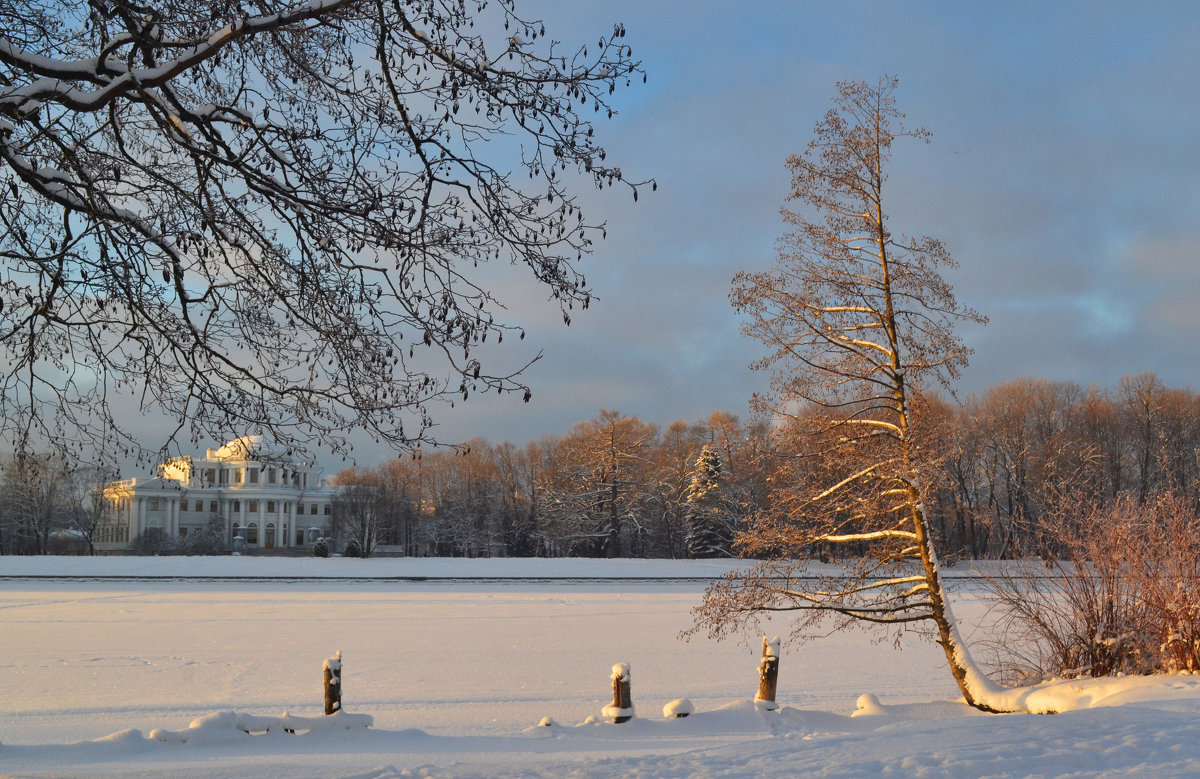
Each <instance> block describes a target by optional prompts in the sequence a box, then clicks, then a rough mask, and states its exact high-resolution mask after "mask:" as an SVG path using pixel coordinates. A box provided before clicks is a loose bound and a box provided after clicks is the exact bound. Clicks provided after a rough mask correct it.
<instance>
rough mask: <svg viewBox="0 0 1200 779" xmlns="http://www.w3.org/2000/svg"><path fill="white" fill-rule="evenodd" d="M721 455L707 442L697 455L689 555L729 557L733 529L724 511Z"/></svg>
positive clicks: (690, 489)
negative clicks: (731, 529)
mask: <svg viewBox="0 0 1200 779" xmlns="http://www.w3.org/2000/svg"><path fill="white" fill-rule="evenodd" d="M723 476H724V473H723V469H722V467H721V456H720V455H719V454H717V452H716V450H714V449H712V448H711V447H709V446H707V445H705V447H704V448H703V449H702V450H701V451H700V454H699V456H697V457H696V465H695V468H694V470H693V472H692V481H691V483H690V484H689V485H688V491H687V513H686V518H687V524H688V532H687V553H688V557H690V558H693V559H696V558H705V557H728V556H729V555H730V542H731V540H732V535H733V534H732V532H731V531H730V528H729V524H728V522H727V521H726V512H725V511H723V510H722V504H723V502H724V501H723V500H722V485H721V481H722V477H723Z"/></svg>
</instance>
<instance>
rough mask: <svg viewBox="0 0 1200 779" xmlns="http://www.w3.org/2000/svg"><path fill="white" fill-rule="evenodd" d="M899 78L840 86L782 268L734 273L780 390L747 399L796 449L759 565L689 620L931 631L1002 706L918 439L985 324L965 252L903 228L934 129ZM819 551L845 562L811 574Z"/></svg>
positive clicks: (749, 326) (968, 689) (958, 668)
mask: <svg viewBox="0 0 1200 779" xmlns="http://www.w3.org/2000/svg"><path fill="white" fill-rule="evenodd" d="M896 87H897V80H896V79H895V78H894V77H888V76H885V77H883V78H881V79H880V80H879V81H878V82H877V83H874V84H869V83H864V82H861V81H849V82H843V83H840V84H838V95H837V97H836V98H835V99H834V107H833V108H832V109H831V110H830V111H829V112H828V113H827V114H826V115H825V118H824V119H823V120H822V121H821V122H819V123H818V124H817V126H816V130H815V137H814V138H813V140H812V142H811V143H810V144H809V145H808V149H807V151H806V152H805V153H804V154H802V155H797V156H793V157H791V158H790V159H789V160H788V168H789V169H790V171H791V174H792V192H791V195H790V196H789V201H791V202H793V203H796V204H797V205H798V208H797V209H795V210H791V209H784V211H783V215H784V219H785V220H786V222H787V224H788V225H790V226H791V228H792V230H791V232H789V233H788V234H787V235H786V236H785V237H784V238H783V239H782V240H781V242H780V250H779V260H778V263H777V265H776V266H775V267H774V268H773V269H771V270H768V271H763V272H755V273H750V272H743V273H740V274H738V275H737V276H736V277H735V279H734V285H733V291H732V293H731V298H732V301H733V304H734V306H735V307H736V308H737V310H738V311H739V312H740V313H741V314H742V315H743V318H744V324H743V331H744V332H745V333H746V334H747V335H749V336H751V337H753V338H755V339H757V340H759V341H761V342H762V343H763V344H764V345H766V347H767V348H768V350H769V351H768V354H767V355H766V356H765V357H763V358H762V359H761V360H759V361H758V362H756V363H755V364H754V366H753V367H755V368H756V369H760V370H765V371H770V373H771V390H770V392H769V393H767V394H764V395H760V396H756V397H755V398H754V400H753V404H754V405H755V407H756V410H757V411H758V412H760V413H763V414H767V415H769V416H771V417H772V418H773V419H774V420H776V422H777V424H778V425H779V430H780V433H781V436H782V438H783V440H784V441H787V442H789V443H790V446H791V449H792V451H791V453H790V457H789V459H788V461H787V462H786V463H784V464H783V466H782V467H781V468H780V469H778V470H777V471H776V473H775V474H774V476H773V483H772V489H773V495H772V497H773V499H772V501H771V504H772V508H771V510H770V511H769V512H767V513H765V514H762V515H759V516H757V517H755V518H754V519H755V522H754V524H753V525H752V526H750V527H749V528H748V529H747V530H745V531H744V532H742V533H740V534H739V538H738V540H737V544H738V545H739V547H740V548H741V550H742V552H743V553H745V554H747V555H749V556H757V557H762V558H765V562H762V563H760V564H759V565H757V566H756V567H755V568H753V569H752V570H751V571H750V572H749V573H747V574H745V575H731V576H730V577H728V578H726V579H723V580H721V581H720V582H718V583H717V584H715V585H713V586H712V587H711V588H710V589H709V591H708V592H707V594H706V597H705V600H704V602H703V604H702V605H700V606H699V607H697V609H696V618H697V622H696V626H695V628H694V630H706V631H707V632H709V633H710V634H711V635H715V636H718V637H720V636H722V635H725V634H727V633H729V632H731V631H735V630H740V629H742V628H744V627H746V626H748V625H749V624H754V623H756V621H757V620H758V619H759V618H760V617H763V616H766V615H770V614H773V613H776V612H789V613H791V614H793V615H797V616H798V617H799V618H798V619H796V620H795V621H794V630H793V636H794V637H797V638H804V637H809V636H813V635H815V634H816V633H817V631H821V632H827V631H828V629H829V627H830V622H831V621H832V622H833V627H834V628H844V627H848V626H850V625H853V624H861V623H864V622H865V623H871V624H874V625H878V626H881V627H883V628H885V629H893V630H903V629H905V628H906V627H910V626H919V625H928V626H932V627H933V628H934V630H935V632H936V636H937V640H938V641H939V643H940V644H941V646H942V647H943V648H944V649H945V652H946V658H947V659H948V660H949V663H950V668H951V671H952V673H953V675H954V678H955V680H956V681H957V683H958V685H959V687H960V689H961V690H962V693H963V695H964V697H965V698H966V700H967V702H968V703H970V704H971V705H973V706H975V707H977V708H981V709H985V710H993V711H994V710H1002V709H1005V708H1007V704H1006V702H1004V701H1003V699H1002V698H1001V696H1000V694H999V693H1000V690H999V689H998V688H996V687H995V686H994V685H992V684H991V683H990V682H989V681H988V679H987V678H986V677H985V676H984V675H983V674H982V673H980V672H979V671H978V670H977V669H976V667H975V666H974V664H973V663H972V661H971V658H970V656H969V654H968V653H967V651H966V647H965V646H964V644H963V641H962V638H961V637H960V635H959V633H958V630H957V627H956V625H955V621H954V617H953V615H952V613H951V610H950V607H949V604H947V602H946V597H945V592H944V590H943V587H942V582H941V577H940V574H939V571H938V559H937V555H936V552H935V548H934V547H935V544H934V539H933V538H931V536H930V525H929V520H928V516H927V512H926V508H925V505H926V501H927V500H928V498H929V495H930V484H931V481H932V480H933V479H934V478H935V466H936V452H933V451H930V447H927V446H923V442H925V441H932V440H933V436H932V435H929V433H930V431H928V430H925V429H923V427H922V425H921V416H920V412H921V394H922V392H925V391H929V390H932V389H934V388H936V387H937V386H939V385H947V384H948V383H949V382H950V381H951V380H952V379H954V378H955V377H956V376H957V375H958V373H959V370H960V369H961V368H962V367H963V366H964V365H965V364H966V361H967V356H968V354H969V349H967V347H966V346H965V345H964V344H963V343H962V342H961V341H960V340H959V339H958V338H957V337H956V335H955V333H954V326H955V324H956V323H958V322H959V321H962V320H966V321H968V322H980V323H981V322H983V321H984V319H983V317H981V316H980V315H979V314H977V313H976V312H974V311H972V310H970V309H969V308H966V307H964V306H962V305H961V304H959V303H958V301H957V300H956V299H955V296H954V293H953V290H952V289H951V286H950V285H949V284H948V283H947V282H946V280H945V279H944V278H943V277H942V275H941V273H940V270H941V269H942V268H945V267H954V262H953V260H952V259H951V257H950V255H949V253H948V251H947V250H946V247H945V246H943V244H942V243H941V242H940V241H938V240H937V239H935V238H929V237H909V236H907V235H904V234H900V233H895V232H893V231H892V227H891V225H890V223H889V220H888V213H887V210H886V204H887V203H889V202H891V201H890V200H886V199H885V185H886V184H887V173H886V169H887V166H888V162H889V159H890V157H891V152H892V144H893V142H895V141H896V140H897V139H901V138H913V139H917V140H926V139H928V137H929V133H928V132H927V131H926V130H924V129H909V128H907V127H905V126H904V125H903V118H904V115H903V114H902V113H900V111H899V110H897V108H896V103H895V98H894V92H895V90H896ZM817 550H821V551H824V552H829V553H833V554H836V555H838V556H840V557H842V558H843V560H844V566H843V567H839V569H838V573H837V574H836V575H829V576H824V577H818V578H815V579H810V578H806V577H804V576H799V575H798V574H804V573H807V571H806V568H805V563H804V562H802V561H801V560H802V559H803V558H808V557H809V556H810V555H811V554H812V553H813V552H814V551H817Z"/></svg>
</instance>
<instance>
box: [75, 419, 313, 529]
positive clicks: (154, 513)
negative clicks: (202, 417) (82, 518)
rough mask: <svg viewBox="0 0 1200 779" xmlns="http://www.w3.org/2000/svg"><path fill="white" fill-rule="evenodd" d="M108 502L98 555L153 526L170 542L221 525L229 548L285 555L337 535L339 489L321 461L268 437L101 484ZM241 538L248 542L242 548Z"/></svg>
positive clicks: (233, 443) (246, 439) (252, 438)
mask: <svg viewBox="0 0 1200 779" xmlns="http://www.w3.org/2000/svg"><path fill="white" fill-rule="evenodd" d="M98 488H99V489H100V490H101V491H102V492H103V494H104V496H105V498H106V499H107V500H106V502H107V506H106V511H105V516H104V520H103V522H102V524H101V527H100V528H99V530H98V532H97V534H96V535H97V542H96V549H97V550H98V551H117V550H121V549H125V548H126V547H128V546H129V545H130V544H131V543H132V542H133V541H134V539H136V538H137V537H138V536H139V535H141V534H143V533H145V532H146V531H147V530H148V529H150V528H158V529H159V530H160V531H161V532H162V533H163V535H164V536H165V537H166V538H167V539H169V540H175V541H176V542H183V541H185V540H186V539H187V537H188V536H189V535H190V534H195V533H200V532H203V531H204V530H205V529H206V528H208V527H209V525H210V523H219V525H220V528H221V533H222V539H223V540H224V543H225V545H226V546H228V548H230V549H233V548H235V543H236V546H238V547H241V546H243V545H244V546H245V548H246V549H247V550H285V549H292V548H297V547H305V546H307V545H308V544H311V543H312V542H313V541H315V540H316V539H317V538H319V537H321V536H327V535H329V534H330V530H331V523H332V519H333V517H332V514H333V497H334V494H335V490H333V489H331V488H329V487H326V486H325V484H324V482H323V480H322V479H321V471H320V470H319V469H318V468H317V467H316V464H315V463H311V462H304V461H298V460H296V459H294V458H293V457H291V456H289V455H288V454H287V452H286V450H285V449H283V448H282V447H279V446H277V445H275V444H274V443H273V442H271V441H270V440H268V439H265V438H264V437H263V436H243V437H242V438H236V439H234V440H233V441H230V442H228V443H227V444H225V445H224V446H222V447H220V448H219V449H209V450H207V451H206V452H205V455H204V457H203V458H202V459H201V458H193V457H175V458H172V459H171V460H168V461H167V462H165V463H163V464H162V465H160V466H158V475H157V476H156V477H154V478H152V479H125V480H123V481H114V482H109V483H107V484H103V485H98ZM239 537H240V538H242V539H244V541H241V542H235V539H237V538H239Z"/></svg>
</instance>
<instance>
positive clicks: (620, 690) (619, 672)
mask: <svg viewBox="0 0 1200 779" xmlns="http://www.w3.org/2000/svg"><path fill="white" fill-rule="evenodd" d="M612 683H613V702H612V703H611V704H609V705H608V706H605V707H604V708H603V709H602V710H601V712H600V714H601V716H604V717H607V718H609V719H611V720H612V721H613V724H614V725H620V724H621V723H622V722H628V721H629V720H631V719H633V700H632V693H631V691H630V682H629V664H628V663H617V664H616V665H614V666H613V667H612Z"/></svg>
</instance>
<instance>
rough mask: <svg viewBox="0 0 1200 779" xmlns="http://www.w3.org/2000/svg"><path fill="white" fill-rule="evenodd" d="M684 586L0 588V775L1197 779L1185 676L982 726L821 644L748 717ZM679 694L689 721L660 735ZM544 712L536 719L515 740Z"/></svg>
mask: <svg viewBox="0 0 1200 779" xmlns="http://www.w3.org/2000/svg"><path fill="white" fill-rule="evenodd" d="M727 565H728V563H715V564H713V563H681V562H675V563H668V562H663V561H612V562H608V561H591V560H570V561H513V560H509V561H464V560H433V561H419V560H368V561H358V560H312V559H294V560H283V559H269V560H268V559H263V558H257V559H256V558H240V559H237V558H210V559H181V558H157V559H155V558H138V559H134V558H110V559H99V560H86V559H83V558H49V559H47V558H43V559H37V560H34V559H30V558H11V557H9V558H4V557H0V577H3V576H9V577H14V576H32V575H39V574H43V575H44V574H56V573H59V574H68V575H76V576H86V575H100V576H113V575H118V574H134V575H140V576H162V575H178V576H205V575H224V576H241V577H249V576H256V575H265V576H285V577H297V578H298V577H304V576H319V575H333V576H339V577H351V576H362V575H364V574H365V575H366V576H368V577H395V576H489V577H505V576H585V577H596V578H601V577H609V576H615V577H627V578H631V579H645V578H649V577H657V576H674V577H688V576H706V575H712V574H713V573H714V572H716V571H718V570H720V569H722V568H724V567H725V566H727ZM702 589H703V585H702V584H699V583H695V582H687V581H682V582H679V581H677V582H650V581H644V580H641V581H629V582H604V581H590V582H585V583H577V584H557V583H519V584H513V583H504V582H438V581H427V582H413V581H380V580H374V581H346V580H337V581H324V582H321V581H312V580H301V581H261V582H250V581H181V582H173V581H135V582H127V581H44V580H29V579H6V580H0V701H2V703H0V774H3V775H15V776H34V775H48V776H66V775H70V776H76V775H97V774H111V775H121V776H139V775H140V776H166V775H170V776H249V777H276V776H278V777H285V776H286V777H306V776H312V777H339V776H362V777H391V776H401V775H434V776H442V775H448V776H513V775H527V776H547V777H550V776H553V777H559V776H642V777H655V776H697V775H699V776H706V775H707V776H766V775H771V776H783V775H802V774H827V775H838V776H859V775H874V774H879V773H893V774H898V775H927V776H942V775H955V776H976V775H992V776H1027V775H1071V774H1074V775H1092V774H1097V773H1108V774H1114V775H1117V774H1120V775H1137V776H1185V775H1197V774H1200V677H1193V676H1173V677H1163V678H1153V679H1148V678H1138V679H1120V680H1107V681H1099V682H1096V683H1065V684H1060V685H1058V686H1057V687H1051V688H1046V689H1042V690H1039V691H1038V694H1040V695H1043V696H1052V697H1054V698H1055V699H1056V700H1059V701H1061V702H1062V703H1063V704H1064V705H1063V708H1069V707H1076V708H1077V710H1074V711H1066V712H1065V713H1062V714H1058V715H1055V716H1033V715H1006V716H992V715H981V714H976V713H974V712H972V711H970V710H968V709H967V708H966V707H965V706H963V705H962V704H961V703H960V702H958V699H957V695H956V693H955V690H954V687H953V684H952V681H951V679H950V676H949V673H948V672H947V671H946V669H945V661H944V659H943V658H942V656H941V652H940V650H939V649H938V648H937V647H936V646H934V645H932V644H927V643H922V642H920V641H916V640H911V641H909V640H906V641H905V643H904V648H903V650H902V651H896V650H894V649H893V648H892V646H891V644H890V642H889V643H885V644H883V645H876V644H873V643H872V642H871V641H870V639H869V637H867V636H864V635H862V634H839V635H836V636H833V637H830V638H828V639H826V640H823V641H820V642H816V643H812V644H808V645H805V646H802V647H787V648H785V650H784V652H783V658H782V661H781V670H780V680H779V690H780V692H779V700H780V702H781V703H782V709H781V710H780V711H778V712H767V711H759V710H757V709H755V707H754V705H753V703H752V702H751V700H750V699H751V698H752V697H753V695H754V692H755V689H756V687H757V665H758V654H759V649H760V646H759V640H758V639H755V638H753V637H752V638H751V639H750V641H749V642H747V643H744V644H739V643H737V642H724V643H715V642H712V641H709V640H707V639H704V638H694V639H693V640H692V641H691V642H690V643H684V642H682V641H680V640H679V639H678V638H677V636H678V633H679V632H680V630H682V629H684V628H686V627H687V626H688V625H689V622H690V617H689V610H690V608H691V607H692V606H693V605H695V604H696V603H697V602H698V600H699V597H700V593H701V591H702ZM954 603H955V606H956V611H957V612H958V614H959V617H960V618H961V619H962V620H963V622H964V623H967V625H968V632H969V630H970V628H969V626H970V624H973V623H978V622H979V621H981V620H982V619H983V618H984V614H985V611H986V599H985V598H984V596H982V595H981V594H980V592H979V591H978V588H973V587H969V586H959V587H956V595H955V596H954ZM780 628H781V629H780V632H783V629H782V628H783V626H782V625H781V626H780ZM335 650H341V651H342V655H343V658H344V671H343V684H344V702H345V708H346V711H347V712H348V713H349V714H352V715H369V716H370V717H371V718H372V719H373V726H372V727H370V728H369V729H365V728H361V727H358V725H361V718H358V719H356V718H354V717H350V718H346V719H348V720H349V721H348V722H344V721H340V720H338V719H337V718H333V721H332V722H330V721H329V720H326V719H325V718H322V717H320V714H321V673H322V671H321V669H322V661H323V660H324V659H325V658H326V657H328V656H330V655H332V654H333V652H334V651H335ZM617 662H625V663H629V665H630V666H631V669H632V682H633V702H634V704H635V705H636V707H637V717H636V718H635V719H634V720H633V721H632V722H630V723H626V724H623V725H612V724H608V723H605V722H601V721H598V720H599V713H600V709H601V708H602V707H603V706H604V705H605V704H607V703H609V702H610V700H611V695H610V690H611V687H610V685H611V682H610V681H609V671H610V669H611V667H612V665H613V664H614V663H617ZM864 693H866V694H870V695H873V696H874V698H871V697H861V698H860V696H863V695H864ZM685 697H686V698H689V699H690V700H691V701H692V703H693V704H694V705H695V708H696V713H695V714H693V715H692V716H690V717H688V718H687V719H671V720H667V719H664V718H663V717H662V708H663V705H664V704H666V703H668V702H669V701H672V700H675V699H678V698H685ZM876 701H878V703H876ZM860 706H861V707H862V708H861V709H860V708H859V707H860ZM284 712H287V715H288V719H286V720H281V718H282V716H283V714H284ZM856 713H857V714H858V715H859V716H853V715H855V714H856ZM545 717H549V718H551V719H552V720H553V721H554V722H555V723H556V724H554V725H551V726H544V727H538V726H537V723H538V722H539V721H541V720H542V719H543V718H545ZM306 718H307V719H306ZM268 728H269V729H268ZM285 728H290V729H294V730H296V731H297V733H296V734H289V733H287V732H285ZM309 728H311V730H310V731H309V732H303V731H304V730H306V729H309ZM243 729H245V730H250V731H252V733H255V735H252V734H247V733H245V732H243ZM263 729H268V730H267V731H266V732H265V733H261V731H262V730H263ZM259 733H261V734H259Z"/></svg>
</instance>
